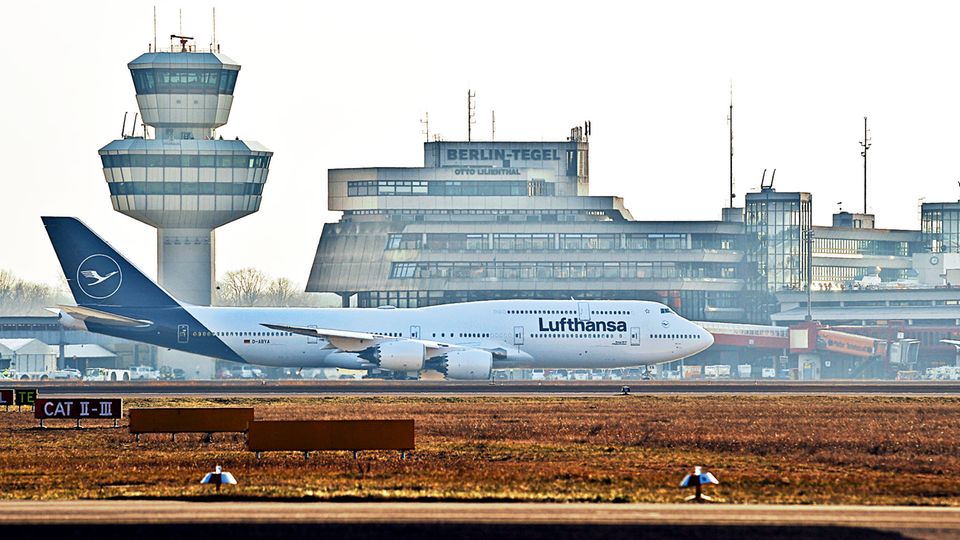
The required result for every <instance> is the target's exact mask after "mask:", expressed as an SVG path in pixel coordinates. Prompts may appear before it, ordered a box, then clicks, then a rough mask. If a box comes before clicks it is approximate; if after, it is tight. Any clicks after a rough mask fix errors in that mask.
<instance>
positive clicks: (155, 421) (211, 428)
mask: <svg viewBox="0 0 960 540" xmlns="http://www.w3.org/2000/svg"><path fill="white" fill-rule="evenodd" d="M129 415H130V433H226V432H238V433H239V432H244V431H246V430H247V424H248V423H250V422H252V421H253V407H196V408H193V407H191V408H164V409H130V411H129Z"/></svg>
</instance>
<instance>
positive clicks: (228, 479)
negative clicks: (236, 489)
mask: <svg viewBox="0 0 960 540" xmlns="http://www.w3.org/2000/svg"><path fill="white" fill-rule="evenodd" d="M200 483H201V484H213V485H215V486H217V492H219V491H220V485H221V484H236V483H237V479H236V478H234V477H233V475H232V474H230V473H228V472H226V471H224V470H223V469H222V468H221V467H220V466H219V465H217V470H215V471H213V472H209V473H207V474H206V476H204V477H203V480H201V481H200Z"/></svg>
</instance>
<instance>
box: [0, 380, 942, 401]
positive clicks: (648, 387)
mask: <svg viewBox="0 0 960 540" xmlns="http://www.w3.org/2000/svg"><path fill="white" fill-rule="evenodd" d="M0 386H3V387H13V388H38V389H39V390H40V394H41V395H42V396H107V395H109V396H115V397H116V396H121V397H127V396H129V397H150V396H164V397H171V396H197V397H203V396H218V397H238V396H247V397H256V396H263V397H270V396H317V395H384V394H391V395H419V394H428V395H476V396H512V395H619V394H620V391H621V388H622V387H623V386H628V387H629V388H630V393H631V394H641V395H642V394H856V395H960V382H957V381H809V382H808V381H746V382H742V381H729V380H728V381H562V382H561V381H497V382H495V383H490V382H488V381H475V382H473V381H429V380H427V381H380V380H351V381H307V380H298V381H277V380H259V381H161V382H156V381H149V382H147V381H130V382H62V381H30V382H26V381H24V382H21V381H16V382H11V384H10V385H6V386H5V385H2V384H0Z"/></svg>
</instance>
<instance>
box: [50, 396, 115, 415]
mask: <svg viewBox="0 0 960 540" xmlns="http://www.w3.org/2000/svg"><path fill="white" fill-rule="evenodd" d="M122 415H123V400H122V399H61V398H57V399H49V398H40V399H37V401H36V403H35V404H34V407H33V417H34V418H39V419H41V420H44V419H49V418H73V419H77V420H80V419H95V418H104V419H117V418H121V417H122Z"/></svg>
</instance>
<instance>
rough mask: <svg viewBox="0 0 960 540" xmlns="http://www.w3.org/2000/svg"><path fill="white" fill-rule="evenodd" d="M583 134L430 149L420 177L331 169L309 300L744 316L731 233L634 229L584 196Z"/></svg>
mask: <svg viewBox="0 0 960 540" xmlns="http://www.w3.org/2000/svg"><path fill="white" fill-rule="evenodd" d="M581 133H582V130H577V129H574V130H573V131H572V133H571V136H570V137H569V138H568V139H567V140H564V141H557V142H499V141H497V142H428V143H425V144H424V166H423V167H415V168H359V169H332V170H330V171H329V207H330V209H331V210H339V211H341V212H343V217H342V219H341V220H340V221H339V222H337V223H329V224H326V225H325V226H324V229H323V234H322V237H321V240H320V244H319V247H318V249H317V254H316V258H315V261H314V264H313V268H312V270H311V273H310V279H309V281H308V285H307V290H308V291H310V292H335V293H337V294H339V295H340V296H341V298H342V301H343V305H345V306H347V305H354V306H358V307H377V306H382V305H393V306H397V307H418V306H429V305H436V304H445V303H452V302H464V301H471V300H486V299H500V298H531V299H533V298H539V299H565V298H571V297H573V298H577V299H579V300H590V299H601V298H602V299H623V300H628V299H629V300H634V299H636V300H658V301H662V302H665V303H669V304H671V305H673V306H683V309H682V312H683V314H684V315H685V316H691V315H692V316H693V317H694V318H714V319H717V318H718V319H719V320H729V319H740V318H742V313H741V308H740V306H739V304H738V302H737V295H738V294H739V293H740V292H741V291H743V289H744V287H745V286H746V280H745V279H744V276H743V275H742V266H743V265H742V261H743V256H744V253H743V246H742V245H741V244H742V240H743V224H742V223H737V222H723V221H704V222H641V221H637V220H635V219H634V218H633V216H632V215H631V214H630V212H629V211H628V210H627V209H626V208H625V207H624V206H623V201H622V200H621V199H620V198H618V197H596V196H591V195H589V185H590V175H589V163H590V158H589V145H588V142H587V140H586V138H585V137H584V136H582V134H581Z"/></svg>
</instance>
